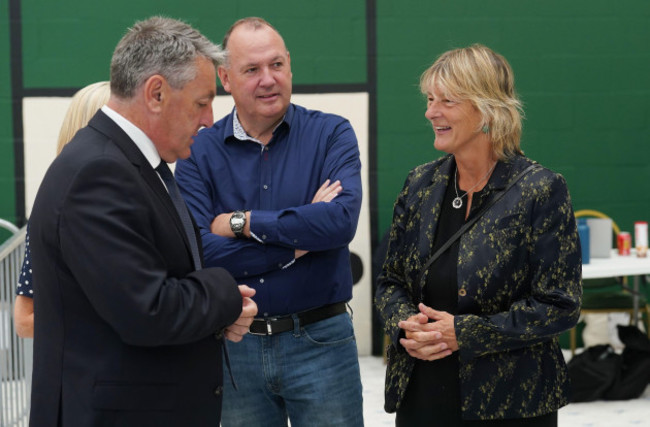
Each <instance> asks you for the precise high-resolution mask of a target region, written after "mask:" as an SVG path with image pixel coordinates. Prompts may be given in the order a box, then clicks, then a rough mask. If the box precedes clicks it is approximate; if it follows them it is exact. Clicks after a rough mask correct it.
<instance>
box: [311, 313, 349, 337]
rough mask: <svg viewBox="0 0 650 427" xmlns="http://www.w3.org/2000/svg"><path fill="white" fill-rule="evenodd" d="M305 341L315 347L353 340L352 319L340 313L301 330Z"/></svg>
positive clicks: (346, 314)
mask: <svg viewBox="0 0 650 427" xmlns="http://www.w3.org/2000/svg"><path fill="white" fill-rule="evenodd" d="M302 333H303V335H304V337H305V339H306V340H307V341H309V342H311V343H312V344H316V345H339V344H345V343H348V342H350V341H353V340H354V328H353V327H352V319H350V315H349V314H348V313H342V314H339V315H336V316H334V317H330V318H329V319H325V320H321V321H320V322H316V323H312V324H310V325H307V326H304V327H303V328H302Z"/></svg>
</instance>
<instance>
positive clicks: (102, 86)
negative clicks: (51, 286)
mask: <svg viewBox="0 0 650 427" xmlns="http://www.w3.org/2000/svg"><path fill="white" fill-rule="evenodd" d="M109 96H110V84H109V82H108V81H102V82H97V83H92V84H90V85H88V86H86V87H84V88H82V89H80V90H79V91H77V93H75V94H74V96H73V97H72V100H71V101H70V106H69V107H68V111H67V112H66V114H65V117H64V119H63V124H62V125H61V130H60V131H59V139H58V144H57V149H56V154H57V156H58V155H59V153H60V152H61V150H63V147H64V146H65V145H66V144H67V143H68V142H70V140H71V139H72V137H73V136H74V135H75V134H76V133H77V131H78V130H79V129H81V128H83V127H85V126H86V125H87V124H88V121H90V119H91V118H92V117H93V116H94V115H95V113H96V112H97V110H99V109H100V108H101V107H102V106H103V105H104V104H106V102H108V98H109ZM32 289H33V288H32V267H31V254H30V251H29V231H28V232H27V235H26V236H25V258H24V260H23V267H22V270H21V272H20V276H19V278H18V285H17V286H16V301H15V305H14V324H15V328H16V334H18V336H20V337H23V338H32V337H33V336H34V299H33V294H32Z"/></svg>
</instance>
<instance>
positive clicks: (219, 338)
mask: <svg viewBox="0 0 650 427" xmlns="http://www.w3.org/2000/svg"><path fill="white" fill-rule="evenodd" d="M214 338H215V339H216V340H217V341H219V340H221V339H222V338H223V332H221V331H219V332H215V334H214Z"/></svg>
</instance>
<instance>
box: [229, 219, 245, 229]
mask: <svg viewBox="0 0 650 427" xmlns="http://www.w3.org/2000/svg"><path fill="white" fill-rule="evenodd" d="M230 225H231V226H232V227H233V228H236V229H242V228H244V220H243V219H242V218H233V219H231V220H230Z"/></svg>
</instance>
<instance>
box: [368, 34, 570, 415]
mask: <svg viewBox="0 0 650 427" xmlns="http://www.w3.org/2000/svg"><path fill="white" fill-rule="evenodd" d="M420 88H421V90H422V92H423V93H424V94H425V95H426V96H427V110H426V113H425V117H426V118H427V119H428V120H429V121H430V122H431V124H432V126H433V131H434V134H435V142H434V146H435V148H437V149H438V150H441V151H444V152H446V153H448V154H447V155H446V156H443V157H441V158H439V159H437V160H435V161H433V162H430V163H427V164H424V165H421V166H418V167H416V168H415V169H414V170H413V171H411V173H410V174H409V176H408V178H407V179H406V183H405V184H404V188H403V190H402V192H401V193H400V195H399V196H398V198H397V201H396V202H395V208H394V215H393V223H392V227H391V229H390V242H389V249H388V253H387V256H386V260H385V263H384V266H383V268H382V272H381V273H380V275H379V278H378V289H377V295H376V300H375V302H376V305H377V308H378V310H379V313H380V315H381V318H382V321H383V322H384V326H385V329H386V332H387V334H388V336H389V337H390V341H391V344H390V346H389V348H388V367H387V372H386V402H385V409H386V411H388V412H397V415H396V425H397V426H416V425H418V426H419V425H426V426H445V427H450V426H524V425H525V426H545V427H546V426H556V425H557V410H558V408H560V407H561V406H563V405H566V404H567V403H568V401H569V398H568V392H569V385H568V375H567V369H566V365H565V362H564V359H563V356H562V352H561V351H560V346H559V343H558V335H559V334H560V333H561V332H563V331H566V330H568V329H570V328H571V327H573V325H575V323H576V322H577V319H578V316H579V308H580V298H581V295H582V288H581V280H580V276H581V265H582V264H581V258H580V244H579V241H578V234H577V229H576V223H575V218H574V214H573V208H572V205H571V200H570V197H569V192H568V190H567V185H566V182H565V180H564V178H563V177H562V176H561V175H559V174H557V173H554V172H552V171H550V170H548V169H546V168H543V167H541V166H540V165H538V164H537V163H535V162H533V161H532V160H530V159H528V158H526V157H524V156H523V153H522V151H521V148H520V145H519V144H520V137H521V103H520V101H519V99H518V98H517V95H516V93H515V88H514V77H513V73H512V69H511V67H510V65H509V64H508V62H507V61H506V60H505V58H504V57H503V56H501V55H499V54H497V53H496V52H494V51H492V50H491V49H489V48H487V47H485V46H482V45H473V46H470V47H467V48H463V49H455V50H451V51H449V52H446V53H444V54H442V55H441V56H440V57H439V58H438V59H437V60H436V62H435V63H434V64H433V65H432V66H431V67H430V68H429V69H427V70H426V71H425V72H424V73H423V74H422V77H421V80H420Z"/></svg>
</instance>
